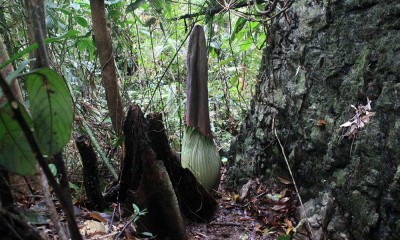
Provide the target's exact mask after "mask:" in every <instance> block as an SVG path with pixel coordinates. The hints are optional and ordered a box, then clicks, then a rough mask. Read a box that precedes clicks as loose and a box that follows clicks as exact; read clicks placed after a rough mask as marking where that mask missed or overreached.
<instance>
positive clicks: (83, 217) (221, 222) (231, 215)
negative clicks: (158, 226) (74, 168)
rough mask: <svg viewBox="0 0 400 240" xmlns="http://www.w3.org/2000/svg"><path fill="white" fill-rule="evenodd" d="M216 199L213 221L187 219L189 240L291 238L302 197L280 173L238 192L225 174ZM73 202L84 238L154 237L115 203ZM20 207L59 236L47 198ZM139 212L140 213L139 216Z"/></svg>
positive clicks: (43, 230) (44, 231)
mask: <svg viewBox="0 0 400 240" xmlns="http://www.w3.org/2000/svg"><path fill="white" fill-rule="evenodd" d="M215 197H216V199H217V201H218V210H217V212H216V214H215V216H214V218H213V219H212V220H211V221H210V222H208V223H193V222H188V221H187V220H186V222H185V223H186V233H187V237H188V239H189V240H197V239H199V240H200V239H201V240H213V239H233V240H251V239H266V240H269V239H274V240H275V239H279V240H289V239H291V235H292V234H293V231H294V227H295V226H296V224H297V221H296V220H295V217H294V214H295V212H296V209H297V207H298V199H297V196H296V194H295V192H294V189H293V185H292V183H291V182H290V181H288V180H286V179H283V178H279V177H278V178H277V179H274V180H268V181H260V180H259V179H251V180H249V182H248V183H247V184H245V185H244V186H243V187H242V188H241V189H240V191H238V192H236V191H234V190H233V189H230V188H229V187H227V186H226V184H225V181H224V174H223V177H222V182H221V185H220V187H219V190H218V192H216V193H215ZM20 200H21V199H20ZM74 202H75V203H74V211H75V215H76V219H77V222H78V226H79V228H80V231H81V234H82V235H83V236H84V237H85V239H146V237H148V236H150V235H151V234H150V233H146V232H140V231H139V230H138V228H137V224H136V223H138V222H136V221H137V219H135V218H134V217H132V216H131V217H128V218H121V219H119V220H118V218H116V217H115V216H116V215H117V214H116V212H118V209H119V207H118V205H117V204H115V206H114V211H109V212H106V211H105V212H95V211H89V210H88V209H86V208H85V207H84V204H82V202H79V201H77V199H75V201H74ZM54 203H55V205H56V208H57V211H58V212H59V216H61V217H60V219H59V221H60V224H61V226H62V227H63V228H65V224H64V222H65V217H63V214H62V212H61V210H60V206H59V203H58V201H57V200H54ZM20 208H21V209H22V210H23V215H24V216H25V218H26V219H27V221H28V222H30V223H31V224H32V225H33V226H35V227H36V228H37V230H38V231H39V232H40V234H41V235H42V237H43V238H44V239H52V240H53V239H59V237H58V234H57V233H56V231H55V227H54V225H53V224H52V223H51V222H50V220H49V219H50V216H49V213H48V212H49V211H48V209H47V204H46V202H45V201H44V199H43V197H38V196H36V197H35V198H34V199H30V200H29V199H25V201H24V202H23V203H21V202H20ZM136 210H137V211H139V209H136ZM141 213H143V214H145V213H144V212H141ZM136 216H137V217H138V218H140V217H141V215H140V214H136ZM65 230H66V229H65ZM147 239H152V237H148V238H147Z"/></svg>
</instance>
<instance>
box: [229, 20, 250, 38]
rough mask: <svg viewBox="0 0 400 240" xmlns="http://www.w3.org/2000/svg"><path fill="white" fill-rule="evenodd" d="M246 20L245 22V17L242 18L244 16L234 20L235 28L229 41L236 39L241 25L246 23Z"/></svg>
mask: <svg viewBox="0 0 400 240" xmlns="http://www.w3.org/2000/svg"><path fill="white" fill-rule="evenodd" d="M246 22H247V19H244V18H239V19H238V20H237V21H236V24H235V28H234V30H233V32H232V35H231V38H230V41H231V42H232V41H233V40H235V39H236V37H237V34H238V33H239V32H240V31H241V30H242V29H243V27H244V26H245V25H246ZM239 39H240V38H239Z"/></svg>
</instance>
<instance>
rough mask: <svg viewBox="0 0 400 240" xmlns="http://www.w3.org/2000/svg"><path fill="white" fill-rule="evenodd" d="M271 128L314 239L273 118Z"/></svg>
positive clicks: (312, 235)
mask: <svg viewBox="0 0 400 240" xmlns="http://www.w3.org/2000/svg"><path fill="white" fill-rule="evenodd" d="M272 128H273V130H274V133H275V137H276V139H277V140H278V143H279V146H280V148H281V150H282V155H283V158H284V159H285V162H286V165H287V168H288V170H289V174H290V177H291V178H292V181H293V185H294V188H295V190H296V194H297V197H298V199H299V201H300V205H301V208H302V209H303V211H304V216H305V219H306V221H307V226H308V228H309V230H310V233H311V237H312V238H313V239H314V234H313V231H312V228H311V224H310V221H309V220H308V217H307V212H306V209H305V207H304V204H303V201H302V200H301V196H300V193H299V189H298V188H297V184H296V181H295V180H294V177H293V173H292V169H291V168H290V165H289V161H288V160H287V158H286V154H285V149H284V148H283V146H282V143H281V140H280V139H279V137H278V134H277V133H276V128H275V118H274V119H273V120H272Z"/></svg>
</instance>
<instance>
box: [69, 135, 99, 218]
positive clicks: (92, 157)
mask: <svg viewBox="0 0 400 240" xmlns="http://www.w3.org/2000/svg"><path fill="white" fill-rule="evenodd" d="M75 143H76V146H77V147H78V150H79V154H80V155H81V159H82V165H83V185H84V186H85V191H86V196H87V198H88V199H89V201H90V203H91V204H92V207H93V208H94V209H96V210H97V211H103V210H104V209H105V208H106V201H105V200H104V197H103V195H102V193H101V190H100V180H99V173H98V165H97V157H96V152H95V151H94V149H93V146H92V145H91V144H90V141H89V138H88V137H87V136H85V135H83V136H80V137H78V138H77V139H76V141H75Z"/></svg>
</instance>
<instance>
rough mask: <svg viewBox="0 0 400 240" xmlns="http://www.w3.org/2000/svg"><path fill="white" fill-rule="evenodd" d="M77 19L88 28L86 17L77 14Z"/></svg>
mask: <svg viewBox="0 0 400 240" xmlns="http://www.w3.org/2000/svg"><path fill="white" fill-rule="evenodd" d="M75 21H76V22H77V23H78V24H79V25H81V26H82V27H84V28H86V27H87V26H88V22H87V21H86V19H85V18H83V17H81V16H76V17H75Z"/></svg>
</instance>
